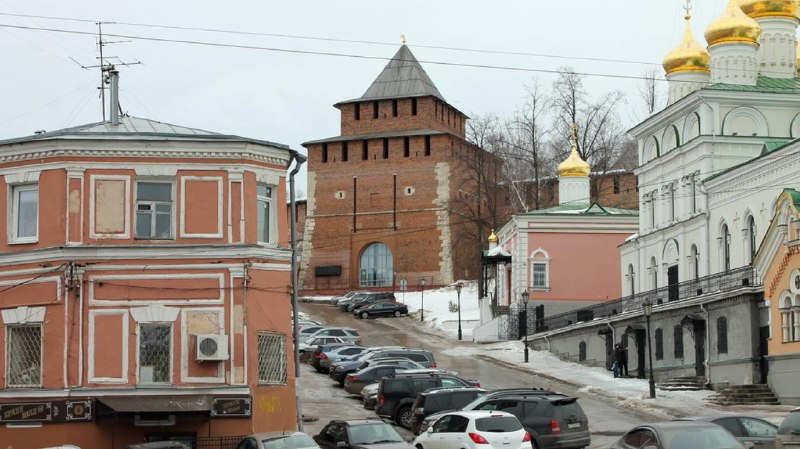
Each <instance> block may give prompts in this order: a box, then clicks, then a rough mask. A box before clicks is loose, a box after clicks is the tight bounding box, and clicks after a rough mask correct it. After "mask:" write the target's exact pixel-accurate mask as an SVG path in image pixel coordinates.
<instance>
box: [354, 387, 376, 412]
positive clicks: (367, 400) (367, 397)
mask: <svg viewBox="0 0 800 449" xmlns="http://www.w3.org/2000/svg"><path fill="white" fill-rule="evenodd" d="M379 385H380V383H379V382H375V383H374V384H369V385H366V386H365V387H364V388H362V389H361V392H360V393H359V395H360V396H361V401H362V403H363V404H364V408H365V409H367V410H374V409H375V404H377V403H378V386H379Z"/></svg>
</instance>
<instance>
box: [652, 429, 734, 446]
mask: <svg viewBox="0 0 800 449" xmlns="http://www.w3.org/2000/svg"><path fill="white" fill-rule="evenodd" d="M662 438H663V441H664V447H665V448H668V449H697V448H701V447H702V448H703V449H741V448H742V447H744V446H742V445H741V443H739V441H738V440H737V439H736V438H734V436H733V435H731V434H730V433H728V431H727V430H725V429H723V428H722V427H718V428H713V427H703V428H694V429H691V428H690V429H669V430H665V431H664V432H663V433H662ZM653 445H655V444H653Z"/></svg>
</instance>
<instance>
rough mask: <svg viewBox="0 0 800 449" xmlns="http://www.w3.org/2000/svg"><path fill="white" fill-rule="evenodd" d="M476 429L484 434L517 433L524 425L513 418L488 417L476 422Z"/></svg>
mask: <svg viewBox="0 0 800 449" xmlns="http://www.w3.org/2000/svg"><path fill="white" fill-rule="evenodd" d="M475 429H477V430H480V431H482V432H516V431H517V430H520V429H522V424H520V423H519V420H518V419H517V418H515V417H513V416H488V417H486V418H478V419H476V420H475Z"/></svg>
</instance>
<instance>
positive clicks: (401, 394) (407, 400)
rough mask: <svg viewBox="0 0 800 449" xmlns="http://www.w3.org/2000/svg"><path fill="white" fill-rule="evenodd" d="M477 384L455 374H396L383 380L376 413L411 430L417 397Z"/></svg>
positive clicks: (380, 385) (379, 389) (379, 390)
mask: <svg viewBox="0 0 800 449" xmlns="http://www.w3.org/2000/svg"><path fill="white" fill-rule="evenodd" d="M476 383H477V382H475V381H469V380H465V379H462V378H460V377H458V376H456V375H453V374H447V373H427V374H395V375H394V376H392V375H389V376H387V377H384V378H382V379H381V381H380V384H379V386H378V404H377V406H376V408H375V413H376V414H377V415H378V416H380V417H381V418H387V419H393V420H394V422H396V423H397V425H399V426H401V427H405V428H406V429H410V428H411V416H412V412H411V406H412V405H413V404H414V401H415V400H416V399H417V395H418V394H420V393H422V392H423V391H425V390H428V389H430V388H442V387H445V388H455V387H475V386H480V385H476Z"/></svg>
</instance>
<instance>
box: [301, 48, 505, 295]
mask: <svg viewBox="0 0 800 449" xmlns="http://www.w3.org/2000/svg"><path fill="white" fill-rule="evenodd" d="M335 106H336V107H337V108H338V109H339V110H340V111H341V135H339V136H336V137H331V138H328V139H321V140H315V141H311V142H306V143H305V144H303V145H304V146H305V147H306V148H307V149H308V155H309V159H308V192H309V194H308V195H309V197H308V215H307V221H306V229H305V234H304V248H303V254H302V259H301V267H300V270H301V271H300V289H301V290H303V291H306V292H309V291H318V292H319V291H331V290H346V289H361V288H364V289H367V288H371V289H372V288H379V289H383V290H397V289H398V288H399V286H400V284H401V283H402V281H403V280H405V281H406V282H407V285H408V288H409V289H417V288H418V286H419V285H420V283H421V279H424V282H425V285H427V286H430V285H443V284H448V283H451V282H453V281H454V280H457V279H470V278H477V274H478V268H477V265H478V263H479V252H478V251H479V248H480V236H481V235H482V234H488V230H486V232H484V230H483V229H482V228H481V227H480V225H478V224H476V223H475V221H476V220H470V219H468V218H465V217H466V216H467V215H470V213H466V212H465V211H466V209H467V208H469V209H473V210H474V209H476V208H474V207H470V206H469V205H468V204H467V203H468V202H470V201H473V200H472V198H473V197H475V201H476V202H477V201H478V200H477V198H478V197H479V196H478V195H473V194H472V193H471V192H474V191H475V189H474V186H475V185H476V184H477V183H476V182H472V181H471V179H476V178H477V177H476V176H475V175H474V174H471V173H470V170H469V169H468V168H467V167H468V166H469V165H470V164H469V162H468V161H470V160H475V159H481V160H483V158H486V159H491V157H490V156H488V155H487V154H486V153H485V152H484V151H483V150H481V149H480V148H477V147H475V146H474V145H471V144H470V143H468V142H467V141H466V140H465V139H464V137H465V124H466V120H467V116H466V115H464V114H463V113H462V112H461V111H459V110H457V109H456V108H454V107H453V106H451V105H450V104H448V103H447V101H446V100H445V99H444V98H443V96H442V94H441V93H439V90H438V89H437V88H436V86H435V85H434V84H433V82H432V81H431V79H430V78H429V77H428V75H427V74H426V73H425V70H424V69H423V68H422V66H420V64H419V62H418V61H417V59H416V58H415V57H414V55H413V54H412V53H411V51H410V50H409V49H408V47H406V46H405V45H403V46H401V47H400V49H399V50H398V51H397V53H396V54H395V55H394V57H393V58H392V60H391V61H390V62H389V63H388V64H387V65H386V67H385V68H384V69H383V72H381V74H380V75H379V76H378V77H377V78H376V79H375V81H374V82H373V83H372V85H371V86H370V87H369V89H367V91H366V92H365V93H364V95H362V96H361V97H360V98H357V99H354V100H348V101H343V102H340V103H337V104H336V105H335ZM492 160H493V159H492ZM473 171H474V170H473ZM465 198H466V200H465ZM477 210H480V209H479V208H478V209H477ZM471 214H472V217H473V218H474V217H475V216H476V215H475V213H474V212H471ZM480 215H483V213H481V214H479V216H480Z"/></svg>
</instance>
